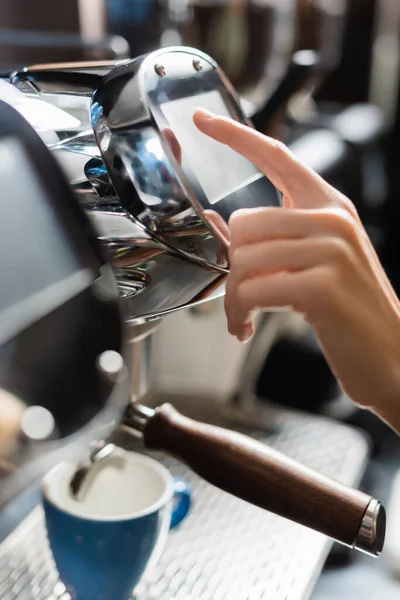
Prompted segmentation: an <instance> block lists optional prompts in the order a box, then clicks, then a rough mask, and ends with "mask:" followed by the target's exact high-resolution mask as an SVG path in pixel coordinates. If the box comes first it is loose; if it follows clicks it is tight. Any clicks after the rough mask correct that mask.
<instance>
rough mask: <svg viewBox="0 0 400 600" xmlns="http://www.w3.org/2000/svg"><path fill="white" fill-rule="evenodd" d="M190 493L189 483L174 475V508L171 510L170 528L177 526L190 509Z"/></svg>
mask: <svg viewBox="0 0 400 600" xmlns="http://www.w3.org/2000/svg"><path fill="white" fill-rule="evenodd" d="M191 502H192V494H191V490H190V486H189V484H187V483H186V481H184V480H183V479H179V477H174V508H173V510H172V516H171V525H170V529H173V528H174V527H177V525H179V524H180V523H182V521H183V519H185V517H186V515H187V514H188V512H189V510H190V505H191Z"/></svg>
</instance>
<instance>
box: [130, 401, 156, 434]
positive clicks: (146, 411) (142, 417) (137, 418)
mask: <svg viewBox="0 0 400 600" xmlns="http://www.w3.org/2000/svg"><path fill="white" fill-rule="evenodd" d="M153 416H154V409H152V408H149V407H148V406H144V405H143V404H135V403H132V404H130V406H128V408H127V411H126V413H125V418H124V420H123V421H122V430H123V431H126V432H127V433H132V434H134V435H135V434H136V433H137V434H140V433H142V432H143V431H144V428H145V427H146V423H147V421H148V420H149V419H151V417H153ZM138 437H140V435H138Z"/></svg>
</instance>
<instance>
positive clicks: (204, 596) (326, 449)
mask: <svg viewBox="0 0 400 600" xmlns="http://www.w3.org/2000/svg"><path fill="white" fill-rule="evenodd" d="M163 400H164V399H163ZM158 403H159V402H153V403H152V404H153V405H156V404H158ZM173 403H174V405H175V406H176V407H177V408H178V409H179V410H181V411H182V412H183V413H185V414H187V415H189V416H193V417H195V418H197V419H200V420H203V421H206V422H209V423H213V424H216V425H222V426H225V427H229V428H231V429H237V430H238V431H242V432H243V433H246V434H249V435H251V436H252V437H253V438H254V439H257V440H260V441H262V442H265V443H267V444H270V445H271V446H273V447H274V448H276V449H278V450H281V451H282V452H284V453H286V454H287V455H289V456H291V457H293V458H295V459H297V460H299V461H301V462H303V463H305V464H307V465H309V466H311V467H314V468H316V469H318V470H319V471H321V472H323V473H325V474H327V475H330V476H332V477H334V478H336V479H338V480H340V481H342V482H344V483H346V484H349V485H353V486H357V485H358V483H359V481H360V479H361V477H362V475H363V473H364V470H365V467H366V462H367V457H368V444H367V442H366V440H365V438H364V436H363V435H362V434H361V433H359V432H357V431H354V430H353V429H351V428H348V427H346V426H343V425H341V424H338V423H336V422H332V421H330V420H327V419H323V418H319V417H314V416H310V415H305V414H302V413H295V412H289V411H287V410H282V409H277V408H273V407H269V406H268V405H265V404H263V405H262V406H260V407H259V408H258V409H257V411H256V412H255V413H253V414H252V413H248V412H246V413H245V412H242V411H240V410H238V409H233V408H232V407H231V406H229V407H228V406H226V405H219V404H217V403H216V402H208V403H207V402H206V401H205V400H204V399H196V400H195V399H190V400H188V399H187V398H185V399H182V400H179V399H178V400H177V398H174V399H173ZM121 443H122V444H123V445H124V446H125V447H128V448H130V449H132V450H137V451H140V450H141V446H140V442H139V441H136V440H135V439H134V438H132V437H130V436H129V437H127V438H126V439H123V440H121ZM153 456H155V457H156V458H157V459H159V460H161V461H162V462H163V463H164V464H165V465H166V466H167V467H168V468H169V469H170V470H171V472H172V473H173V475H175V476H179V477H182V478H184V479H185V480H186V481H187V482H188V483H190V484H191V486H192V490H193V509H192V512H191V514H190V516H189V517H188V518H187V519H186V520H185V522H184V523H183V524H182V526H181V527H180V528H177V529H176V530H174V531H173V532H171V533H170V535H169V540H168V544H167V547H166V549H165V551H164V554H163V555H162V558H161V560H160V562H159V564H158V566H157V567H156V568H155V570H153V571H152V573H151V574H150V573H149V574H147V576H146V578H145V579H144V580H142V582H141V584H140V586H139V587H138V588H137V590H136V594H135V596H134V598H135V600H172V599H174V600H304V599H306V598H309V596H310V594H311V592H312V589H313V587H314V584H315V582H316V580H317V578H318V576H319V573H320V571H321V569H322V567H323V564H324V561H325V559H326V556H327V554H328V552H329V550H330V548H331V544H332V543H331V541H330V540H328V539H327V538H325V537H324V536H322V535H320V534H317V533H315V532H313V531H310V530H308V529H306V528H304V527H302V526H300V525H297V524H293V523H291V522H289V521H286V520H285V519H282V518H280V517H276V516H274V515H272V514H269V513H268V512H266V511H263V510H261V509H259V508H256V507H254V506H251V505H249V504H247V503H245V502H243V501H241V500H238V499H236V498H234V497H232V496H230V495H229V494H227V493H225V492H222V491H220V490H218V489H216V488H214V487H213V486H211V485H209V484H207V483H205V482H204V481H202V480H201V479H199V478H198V477H197V476H196V475H194V474H193V473H192V472H191V471H190V470H188V469H187V468H186V467H185V466H184V465H182V464H180V463H179V462H177V461H175V460H173V459H170V458H167V457H165V456H163V455H160V454H154V455H153ZM0 598H1V600H69V598H70V597H69V595H68V594H67V593H66V591H65V588H64V586H63V584H62V583H61V582H59V581H58V577H57V573H56V571H55V568H54V565H53V561H52V558H51V554H50V551H49V549H48V545H47V540H46V533H45V528H44V524H43V515H42V510H41V508H40V507H37V508H35V509H34V511H33V512H32V513H31V514H30V515H29V516H28V517H27V518H26V519H25V520H24V521H23V522H22V523H21V525H20V526H19V527H18V528H17V529H15V530H14V531H13V533H12V534H11V535H10V536H9V537H8V538H7V539H6V540H5V541H4V542H3V543H2V544H1V545H0ZM93 600H96V599H93Z"/></svg>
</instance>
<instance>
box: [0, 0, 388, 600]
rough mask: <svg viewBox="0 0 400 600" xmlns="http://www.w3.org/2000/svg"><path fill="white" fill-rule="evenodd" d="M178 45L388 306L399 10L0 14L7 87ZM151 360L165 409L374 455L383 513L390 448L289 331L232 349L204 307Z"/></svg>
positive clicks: (61, 6)
mask: <svg viewBox="0 0 400 600" xmlns="http://www.w3.org/2000/svg"><path fill="white" fill-rule="evenodd" d="M181 44H182V45H188V46H194V47H196V48H199V49H201V50H204V51H205V52H207V53H208V54H209V55H211V56H212V57H213V58H214V59H215V60H216V61H217V62H218V63H219V64H220V65H221V66H222V68H223V69H224V70H225V72H226V73H227V75H228V77H229V78H230V79H231V81H232V82H233V84H234V85H235V87H236V88H237V90H238V92H239V94H240V96H241V98H242V102H243V107H244V108H245V110H246V111H247V113H248V114H249V115H250V116H251V117H253V118H254V122H255V123H256V125H257V128H258V129H260V130H261V131H263V132H264V133H268V134H270V135H274V136H276V137H278V138H280V139H282V140H284V141H285V143H287V144H288V145H289V146H290V147H291V148H292V150H293V151H294V152H295V153H296V154H298V155H299V157H300V158H301V159H302V160H304V161H305V162H306V163H307V164H309V165H310V166H312V167H313V168H314V169H316V170H317V171H318V172H319V173H320V174H321V175H322V176H323V177H325V178H326V179H327V180H328V181H330V182H331V183H332V184H333V185H335V186H336V187H338V188H339V189H340V190H342V191H343V192H344V193H345V194H347V195H348V196H349V197H350V198H351V199H352V200H353V201H354V202H355V204H356V206H357V208H358V210H359V212H360V215H361V218H362V220H363V222H364V224H365V226H366V228H367V230H368V233H369V234H370V236H371V239H372V241H373V243H374V245H375V248H376V250H377V252H378V254H379V256H380V258H381V260H382V262H383V265H384V267H385V269H386V271H387V273H388V275H389V277H390V279H391V281H392V283H393V285H394V287H395V289H396V291H397V292H398V293H400V85H399V82H400V2H399V0H68V2H55V1H54V0H35V2H32V1H31V0H1V11H0V70H1V71H2V73H3V74H5V75H6V74H8V73H10V72H12V70H14V69H17V68H21V67H24V66H27V65H31V64H34V63H39V62H45V63H56V62H69V61H87V60H119V59H124V58H127V57H135V56H138V55H140V54H143V53H145V52H148V51H149V50H153V49H156V48H159V47H162V46H170V45H181ZM211 339H212V342H211V341H210V340H211ZM188 348H190V349H191V351H190V352H188ZM155 349H156V352H155V357H154V360H155V362H156V364H157V369H156V371H155V372H154V373H155V375H154V381H153V384H154V386H155V388H157V389H160V390H162V391H163V393H167V394H172V395H179V394H181V395H184V394H187V393H193V390H194V389H195V390H196V395H199V396H204V397H210V396H213V397H215V398H217V399H219V400H221V401H222V402H230V401H234V402H235V403H236V404H237V405H243V406H247V405H248V404H251V405H254V403H255V402H262V401H263V399H265V400H268V401H269V402H273V403H275V404H277V405H279V406H285V407H291V408H295V409H299V410H301V411H305V412H308V413H313V414H323V415H327V416H329V417H331V418H333V419H337V420H339V421H344V422H346V423H349V424H351V425H354V426H356V427H359V428H362V429H363V430H364V431H365V432H366V433H367V434H368V436H369V437H370V440H371V445H372V451H373V452H372V461H371V465H370V468H369V469H368V471H367V476H366V483H365V485H366V486H368V488H369V489H370V490H377V493H378V495H379V496H380V497H383V500H385V498H389V497H390V494H391V491H392V483H391V482H392V481H393V478H394V476H395V473H396V469H397V465H398V458H399V456H400V451H399V444H398V441H397V439H396V438H395V436H394V435H393V434H392V433H391V432H390V431H389V430H388V429H387V428H386V427H385V426H384V425H382V424H380V423H379V422H378V421H377V420H376V419H375V418H374V417H372V416H371V415H367V414H365V413H364V412H362V411H359V410H357V409H355V408H354V407H352V405H351V404H350V402H349V401H348V399H346V398H345V397H344V395H343V394H342V393H341V390H340V388H339V386H338V384H337V382H336V381H335V379H334V377H333V376H332V374H331V372H330V370H329V368H328V366H327V364H326V362H325V360H324V358H323V355H322V353H321V351H320V348H319V346H318V341H317V340H316V339H315V338H314V336H313V333H312V331H311V330H310V329H309V327H308V326H307V325H306V324H305V323H304V322H302V320H301V318H300V317H296V316H293V315H282V314H279V315H263V316H262V318H261V319H260V323H259V329H258V333H257V336H256V338H255V340H254V341H253V342H252V344H250V345H246V346H242V345H240V344H238V343H237V342H236V341H235V340H233V339H232V338H230V336H229V335H228V334H227V332H226V326H225V315H224V312H223V303H222V302H221V301H216V302H215V303H210V304H207V305H205V306H204V307H203V308H200V309H199V308H197V309H195V310H192V311H184V312H182V313H177V314H175V315H172V316H171V317H168V318H167V319H165V320H164V322H163V323H162V325H161V327H160V328H159V330H158V332H157V334H156V343H155ZM183 374H184V375H183ZM398 540H399V544H400V531H399V532H398ZM399 565H400V553H399ZM329 566H330V568H329V569H328V570H327V571H326V572H325V573H324V575H323V576H322V578H321V581H320V584H319V585H318V586H317V589H316V592H315V596H313V597H315V599H317V600H324V599H325V600H328V599H329V598H332V599H333V598H339V597H340V598H350V597H351V598H353V599H354V598H358V595H357V593H359V595H360V597H361V596H363V598H364V600H368V598H371V599H372V598H382V597H383V595H384V593H386V596H387V598H392V597H393V598H394V597H395V596H396V597H397V598H399V597H400V587H399V586H398V585H397V584H395V583H394V581H393V580H392V579H391V577H392V576H391V575H390V576H389V574H388V573H387V572H386V571H385V570H384V569H383V567H376V568H375V570H374V569H371V567H370V563H368V566H367V567H364V563H363V561H362V558H361V559H360V558H357V559H354V558H352V559H351V558H350V556H349V555H348V554H343V552H339V551H338V552H337V553H335V552H334V553H333V554H332V556H331V560H330V565H329ZM398 568H399V569H400V567H398ZM394 570H395V571H396V569H394ZM371 578H372V579H371ZM384 586H386V587H384ZM339 589H341V592H340V594H339V592H338V590H339ZM371 589H375V590H376V592H373V593H372V592H371ZM356 590H358V592H357V591H356ZM385 590H386V592H385ZM371 594H372V595H371ZM390 594H392V595H390Z"/></svg>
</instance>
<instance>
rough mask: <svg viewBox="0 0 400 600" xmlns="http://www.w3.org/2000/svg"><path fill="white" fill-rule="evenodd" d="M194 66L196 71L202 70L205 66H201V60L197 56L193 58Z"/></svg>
mask: <svg viewBox="0 0 400 600" xmlns="http://www.w3.org/2000/svg"><path fill="white" fill-rule="evenodd" d="M193 68H194V70H195V71H201V70H202V68H203V67H202V66H201V62H200V61H199V60H198V59H197V58H195V59H194V60H193Z"/></svg>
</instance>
